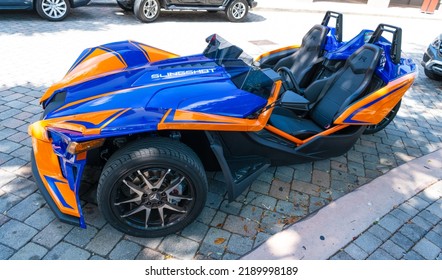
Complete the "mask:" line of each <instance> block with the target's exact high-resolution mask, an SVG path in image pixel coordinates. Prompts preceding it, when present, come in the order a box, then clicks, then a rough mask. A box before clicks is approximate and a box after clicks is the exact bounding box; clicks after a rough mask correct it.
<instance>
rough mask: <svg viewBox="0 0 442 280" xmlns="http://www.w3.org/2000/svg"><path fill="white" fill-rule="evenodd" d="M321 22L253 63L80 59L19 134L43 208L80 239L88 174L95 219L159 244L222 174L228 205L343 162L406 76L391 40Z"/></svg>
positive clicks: (406, 66) (120, 49)
mask: <svg viewBox="0 0 442 280" xmlns="http://www.w3.org/2000/svg"><path fill="white" fill-rule="evenodd" d="M329 16H330V15H329ZM326 17H327V16H326ZM327 22H328V19H327V20H324V21H323V24H317V25H315V26H313V27H312V28H311V29H310V31H309V32H307V34H306V35H305V36H304V38H303V40H302V44H301V45H300V46H299V45H298V46H290V47H285V48H280V49H277V50H273V51H271V52H268V53H265V54H262V55H261V56H259V57H258V58H256V59H252V58H251V57H250V56H248V55H246V54H245V53H244V52H243V50H242V49H241V48H240V47H238V46H236V45H232V44H230V43H229V42H227V41H226V40H224V39H223V38H221V37H220V36H219V35H216V34H214V35H211V36H209V37H208V38H207V40H206V41H207V43H208V44H207V47H206V48H205V49H204V51H203V52H202V53H201V54H196V55H190V56H178V55H176V54H174V53H171V52H167V51H164V50H161V49H158V48H155V47H152V46H148V45H145V44H142V43H138V42H134V41H122V42H114V43H109V44H106V45H103V46H98V47H93V48H89V49H86V50H84V51H83V53H81V54H80V56H79V57H78V59H77V60H76V61H75V63H74V64H73V65H72V67H71V69H69V71H68V73H67V74H66V76H65V77H64V78H63V79H62V80H61V81H60V82H57V83H55V84H54V85H52V86H51V87H50V88H49V89H48V90H47V91H46V93H45V94H44V95H43V96H42V98H41V99H40V102H41V104H42V106H43V109H44V112H43V114H42V119H41V120H40V121H37V122H35V123H33V124H32V125H30V127H29V133H30V135H31V137H32V143H33V152H32V158H31V161H32V173H33V176H34V179H35V182H36V184H37V186H38V187H39V189H40V192H41V194H42V195H43V197H44V198H45V199H46V201H47V202H48V204H49V206H50V207H51V209H52V210H53V211H54V213H55V214H56V215H57V217H58V218H60V219H61V220H62V221H64V222H68V223H71V224H76V225H80V226H82V227H85V220H84V216H83V212H82V205H81V203H80V191H81V190H80V189H82V186H81V185H80V182H81V179H82V176H83V171H84V170H85V169H86V168H87V167H88V166H91V165H94V166H98V167H99V168H100V170H102V172H101V175H100V178H99V182H98V184H97V185H98V186H97V193H96V194H97V202H98V206H99V209H100V211H101V213H102V214H103V216H104V218H105V219H106V220H107V221H108V222H109V223H110V224H111V225H112V226H114V227H115V228H116V229H118V230H120V231H122V232H125V233H127V234H130V235H135V236H142V237H157V236H164V235H167V234H171V233H174V232H176V231H179V230H181V229H183V228H184V227H185V226H187V225H188V224H190V223H191V222H192V221H194V220H195V219H196V217H197V216H198V215H199V214H200V212H201V211H202V209H203V207H204V206H205V202H206V198H207V195H208V182H207V178H206V172H205V171H209V170H219V171H221V172H222V173H223V175H224V179H225V188H226V192H227V194H228V199H229V201H233V200H234V199H235V198H236V197H238V196H239V195H240V194H241V193H242V192H243V191H244V190H245V189H246V188H247V187H248V186H250V184H251V183H252V182H253V181H254V180H255V179H256V178H257V177H258V176H259V175H260V174H262V172H264V171H265V170H266V169H267V168H268V167H269V166H271V165H273V166H278V165H288V164H297V163H305V162H311V161H316V160H323V159H326V158H330V157H336V156H340V155H342V154H344V153H346V152H347V151H348V150H349V149H350V148H351V147H352V146H353V145H354V144H355V143H356V142H357V141H358V139H359V138H360V136H361V135H362V133H364V132H366V131H367V129H368V128H370V127H371V126H373V125H378V124H381V123H382V124H381V125H380V127H375V128H374V129H372V130H371V133H374V132H376V131H377V130H379V129H382V128H384V127H385V126H386V125H388V122H389V121H391V119H392V118H393V117H394V114H393V115H391V112H392V111H394V110H396V111H397V109H398V106H399V105H398V104H400V101H401V99H402V97H403V95H404V94H405V93H406V92H407V90H408V89H409V87H410V86H411V85H412V83H413V82H414V79H415V77H416V65H415V64H414V63H413V61H412V60H411V59H406V58H404V57H401V47H400V46H401V38H402V31H401V29H400V28H398V27H394V26H391V25H385V24H381V25H379V26H378V28H377V29H376V30H375V31H374V32H373V31H372V30H363V31H362V32H361V33H359V34H358V35H357V36H356V37H355V38H353V39H351V40H350V41H347V42H342V41H341V34H342V33H341V32H340V31H339V30H341V27H339V28H338V29H339V30H337V29H335V28H331V27H329V26H326V24H327ZM340 25H341V24H339V26H340ZM383 32H389V33H392V34H393V39H392V41H391V42H390V41H388V40H387V39H385V37H384V36H383ZM368 34H370V35H369V36H368ZM367 37H369V38H367ZM366 38H367V40H365V39H366ZM324 53H326V55H324ZM301 92H302V94H301ZM389 115H390V116H391V117H390V118H391V119H390V120H387V121H386V120H385V118H386V117H387V116H389Z"/></svg>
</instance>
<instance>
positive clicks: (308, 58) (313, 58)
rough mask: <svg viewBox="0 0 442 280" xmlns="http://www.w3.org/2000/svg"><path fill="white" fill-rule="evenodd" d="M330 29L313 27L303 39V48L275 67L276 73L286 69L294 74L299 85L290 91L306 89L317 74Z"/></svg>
mask: <svg viewBox="0 0 442 280" xmlns="http://www.w3.org/2000/svg"><path fill="white" fill-rule="evenodd" d="M328 31H329V28H328V27H327V26H323V25H320V24H316V25H315V26H313V27H312V28H311V29H310V30H309V31H308V32H307V34H305V36H304V38H302V44H301V47H299V49H298V50H297V51H296V52H295V53H294V54H292V55H290V56H288V57H285V58H282V59H281V60H279V61H278V62H277V63H276V65H275V67H274V68H273V69H274V70H275V71H278V70H279V69H280V68H282V67H285V68H288V70H290V72H291V73H292V74H293V77H294V79H295V82H296V84H297V85H290V84H289V86H288V88H289V89H291V88H295V87H296V86H298V87H299V88H306V87H307V86H308V85H309V84H310V82H311V80H312V79H313V75H314V73H315V71H314V70H315V68H316V67H315V66H317V65H318V64H319V62H322V60H323V58H322V50H323V48H324V45H325V43H326V39H327V33H328Z"/></svg>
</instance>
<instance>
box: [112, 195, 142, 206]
mask: <svg viewBox="0 0 442 280" xmlns="http://www.w3.org/2000/svg"><path fill="white" fill-rule="evenodd" d="M140 201H141V195H138V196H136V197H134V198H131V199H128V200H124V201H120V202H116V203H114V205H115V206H118V205H121V204H126V203H131V202H140Z"/></svg>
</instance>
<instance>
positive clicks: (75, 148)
mask: <svg viewBox="0 0 442 280" xmlns="http://www.w3.org/2000/svg"><path fill="white" fill-rule="evenodd" d="M48 130H49V134H50V137H51V138H52V148H53V150H54V152H55V153H56V154H57V155H59V156H62V157H64V158H66V159H68V160H69V159H71V158H72V156H74V155H76V154H80V153H82V152H86V151H89V150H92V149H95V148H98V147H101V146H102V145H103V143H104V140H105V139H104V138H100V139H94V140H89V141H85V142H75V141H72V140H71V139H70V138H69V136H67V135H66V134H65V133H63V132H62V131H60V130H57V129H54V128H52V127H51V128H49V129H48Z"/></svg>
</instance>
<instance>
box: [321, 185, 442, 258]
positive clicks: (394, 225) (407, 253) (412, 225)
mask: <svg viewBox="0 0 442 280" xmlns="http://www.w3.org/2000/svg"><path fill="white" fill-rule="evenodd" d="M437 198H439V199H437ZM330 259H332V260H355V259H356V260H364V259H367V260H400V259H404V260H442V181H440V182H438V183H436V184H434V185H432V186H430V187H428V188H427V189H425V190H423V191H422V192H420V193H419V194H417V195H415V196H413V197H412V198H410V199H409V200H407V201H405V202H404V203H402V204H401V205H398V206H397V207H396V208H395V209H394V210H392V211H391V212H390V213H388V214H387V215H385V216H384V217H382V218H381V219H379V221H377V222H375V223H374V224H373V225H372V226H370V227H369V228H368V229H367V230H366V231H364V232H363V233H361V234H360V235H359V236H357V237H355V239H354V241H352V242H350V243H349V244H348V245H347V246H345V247H344V248H342V249H341V250H340V251H339V252H337V253H336V254H335V255H333V256H332V257H331V258H330Z"/></svg>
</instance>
